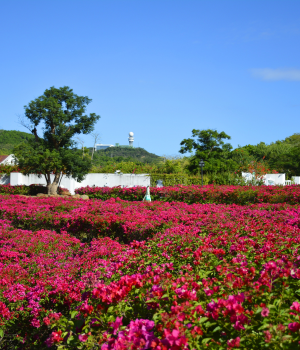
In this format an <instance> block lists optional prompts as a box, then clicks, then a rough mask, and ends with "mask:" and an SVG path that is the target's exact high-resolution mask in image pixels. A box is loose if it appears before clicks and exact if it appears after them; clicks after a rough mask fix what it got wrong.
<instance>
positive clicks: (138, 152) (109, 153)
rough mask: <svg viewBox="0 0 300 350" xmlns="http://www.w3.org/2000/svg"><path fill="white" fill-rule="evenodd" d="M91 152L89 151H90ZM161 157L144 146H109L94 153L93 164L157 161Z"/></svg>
mask: <svg viewBox="0 0 300 350" xmlns="http://www.w3.org/2000/svg"><path fill="white" fill-rule="evenodd" d="M90 152H91V151H90ZM161 160H162V157H159V156H157V155H156V154H153V153H149V152H147V151H146V150H145V149H144V148H140V147H138V148H122V147H109V148H107V149H103V150H99V151H96V152H95V153H94V157H93V164H94V165H96V166H97V165H101V166H103V165H105V164H111V163H119V162H126V161H128V162H141V163H146V164H154V163H158V162H159V161H161Z"/></svg>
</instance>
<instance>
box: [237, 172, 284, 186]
mask: <svg viewBox="0 0 300 350" xmlns="http://www.w3.org/2000/svg"><path fill="white" fill-rule="evenodd" d="M242 177H244V178H245V179H246V180H248V181H251V180H252V178H253V175H252V174H251V173H242ZM262 178H263V180H264V183H265V185H267V186H268V185H283V186H284V185H285V174H266V175H264V176H263V177H262Z"/></svg>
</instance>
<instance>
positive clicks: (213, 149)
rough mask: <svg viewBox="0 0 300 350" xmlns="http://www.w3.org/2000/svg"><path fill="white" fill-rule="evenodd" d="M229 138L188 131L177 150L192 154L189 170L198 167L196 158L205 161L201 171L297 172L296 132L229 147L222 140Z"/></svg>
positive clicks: (299, 139) (299, 145)
mask: <svg viewBox="0 0 300 350" xmlns="http://www.w3.org/2000/svg"><path fill="white" fill-rule="evenodd" d="M230 139H231V137H230V136H229V135H227V134H226V133H225V132H224V131H222V132H220V133H219V132H218V131H216V130H210V129H208V130H196V129H194V130H192V138H189V139H184V140H183V141H182V142H181V149H180V151H179V152H180V153H183V154H184V153H187V152H191V153H193V154H192V155H191V157H190V158H189V164H188V166H187V169H188V171H189V172H191V173H197V171H198V170H199V160H200V159H203V160H205V161H206V164H205V172H206V173H211V172H219V173H222V172H236V173H240V172H241V171H251V172H253V171H255V172H256V173H259V172H260V173H263V172H264V173H266V172H272V171H273V172H275V171H276V172H284V173H286V174H287V175H288V176H293V175H300V134H299V133H298V134H294V135H292V136H290V137H287V138H286V139H285V140H283V141H276V142H275V143H271V144H270V145H266V144H265V143H264V142H261V143H259V144H258V145H247V146H244V147H238V148H236V149H234V150H233V148H232V146H231V144H230V143H228V142H226V141H227V140H230Z"/></svg>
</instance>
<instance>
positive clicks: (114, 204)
mask: <svg viewBox="0 0 300 350" xmlns="http://www.w3.org/2000/svg"><path fill="white" fill-rule="evenodd" d="M299 213H300V208H299V206H291V205H287V204H276V205H271V204H255V205H252V206H237V205H225V204H220V205H216V204H205V205H203V204H193V205H187V204H186V203H180V202H172V203H165V202H158V201H157V202H151V203H145V202H127V201H122V200H118V199H117V200H116V199H114V198H111V199H110V200H108V201H105V202H104V201H98V200H93V201H84V200H77V199H74V198H70V199H69V198H55V197H52V198H51V197H50V198H44V199H40V198H24V197H18V196H11V197H5V198H2V201H1V206H0V218H1V217H2V218H3V219H8V220H11V221H12V223H13V225H14V226H15V227H16V228H22V229H27V230H38V229H48V230H55V231H56V232H68V233H70V234H72V235H73V236H76V237H77V238H80V239H84V240H88V241H91V240H92V239H93V238H98V237H105V236H109V237H111V238H118V239H119V240H120V241H122V242H125V243H128V242H131V241H132V240H134V239H135V240H144V239H146V238H148V237H152V236H153V235H154V234H155V233H157V232H164V231H165V230H166V229H167V228H170V227H174V226H176V225H180V224H183V225H185V226H186V227H194V226H196V227H198V226H199V225H200V223H201V225H202V226H205V227H207V228H211V229H214V228H215V222H219V221H220V220H222V222H226V224H227V225H228V224H229V223H230V224H235V222H236V220H237V218H240V219H241V220H245V218H248V216H249V215H251V216H253V218H255V220H257V221H258V222H261V221H262V220H263V221H264V220H265V219H266V218H271V217H272V222H275V223H276V224H278V225H279V224H280V225H282V226H283V227H284V226H285V224H286V222H291V223H293V225H298V226H299V215H300V214H299ZM245 225H246V223H245Z"/></svg>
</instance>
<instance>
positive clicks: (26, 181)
mask: <svg viewBox="0 0 300 350" xmlns="http://www.w3.org/2000/svg"><path fill="white" fill-rule="evenodd" d="M53 179H54V175H51V181H53ZM10 184H11V185H12V186H17V185H27V186H29V185H32V184H40V185H46V180H45V177H44V176H43V175H42V176H41V177H38V176H37V175H36V174H30V175H28V176H25V175H23V174H21V173H11V174H10ZM60 185H61V186H62V187H64V188H67V189H68V190H69V191H70V192H71V194H74V193H75V189H76V188H79V187H86V186H90V187H92V186H96V187H114V186H121V187H134V186H143V187H146V186H150V176H148V175H147V174H137V175H136V174H123V175H119V174H97V173H95V174H87V175H86V177H85V179H84V180H83V181H82V182H77V181H75V180H74V179H72V178H67V177H66V176H63V177H62V180H61V183H60Z"/></svg>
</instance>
